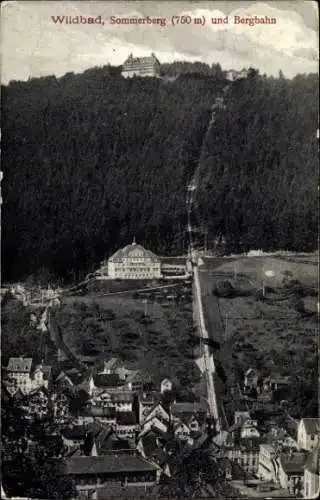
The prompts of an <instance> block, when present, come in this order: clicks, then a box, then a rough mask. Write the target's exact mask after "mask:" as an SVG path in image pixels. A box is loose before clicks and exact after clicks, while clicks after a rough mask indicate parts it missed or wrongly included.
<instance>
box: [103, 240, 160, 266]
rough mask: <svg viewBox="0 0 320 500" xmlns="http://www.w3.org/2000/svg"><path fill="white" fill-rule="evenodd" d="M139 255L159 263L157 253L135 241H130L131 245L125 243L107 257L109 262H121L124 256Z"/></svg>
mask: <svg viewBox="0 0 320 500" xmlns="http://www.w3.org/2000/svg"><path fill="white" fill-rule="evenodd" d="M140 256H141V257H142V258H144V259H150V260H151V261H152V262H159V263H160V259H159V257H157V255H155V254H154V253H152V252H150V250H146V249H145V248H144V247H143V246H142V245H137V244H136V243H131V245H127V246H125V247H124V248H121V249H120V250H118V251H117V252H116V253H114V254H113V255H112V256H111V257H110V258H109V262H122V260H123V259H125V258H131V257H133V258H134V257H140Z"/></svg>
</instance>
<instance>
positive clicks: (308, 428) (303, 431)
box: [297, 418, 320, 451]
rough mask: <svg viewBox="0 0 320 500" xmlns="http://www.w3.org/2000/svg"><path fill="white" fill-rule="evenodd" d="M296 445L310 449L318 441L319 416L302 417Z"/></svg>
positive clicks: (319, 429) (319, 441) (319, 431)
mask: <svg viewBox="0 0 320 500" xmlns="http://www.w3.org/2000/svg"><path fill="white" fill-rule="evenodd" d="M297 434H298V436H297V441H298V446H299V447H300V448H301V449H303V450H309V451H312V450H314V449H315V448H317V447H318V445H319V443H320V418H302V419H301V420H300V423H299V425H298V432H297Z"/></svg>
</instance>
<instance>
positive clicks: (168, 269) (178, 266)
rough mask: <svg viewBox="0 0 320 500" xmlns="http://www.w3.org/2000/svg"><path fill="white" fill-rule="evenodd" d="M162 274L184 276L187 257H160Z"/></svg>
mask: <svg viewBox="0 0 320 500" xmlns="http://www.w3.org/2000/svg"><path fill="white" fill-rule="evenodd" d="M160 259H161V272H162V275H163V276H186V275H187V274H188V272H187V259H186V258H185V257H160Z"/></svg>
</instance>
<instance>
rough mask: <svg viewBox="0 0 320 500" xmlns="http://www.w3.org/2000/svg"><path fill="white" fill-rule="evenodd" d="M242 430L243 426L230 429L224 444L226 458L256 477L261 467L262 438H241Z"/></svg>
mask: <svg viewBox="0 0 320 500" xmlns="http://www.w3.org/2000/svg"><path fill="white" fill-rule="evenodd" d="M241 428H242V426H241V424H236V425H234V426H232V427H231V428H230V429H229V432H228V434H227V437H226V440H225V444H224V447H225V450H226V455H225V456H226V457H227V458H228V459H229V460H230V461H231V462H233V463H234V464H237V465H238V466H240V467H241V469H242V470H243V471H245V472H246V473H248V474H254V475H256V474H257V472H258V466H259V451H260V448H259V446H260V443H261V438H260V437H257V436H255V435H254V436H250V435H249V436H246V437H241Z"/></svg>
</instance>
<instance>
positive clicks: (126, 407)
mask: <svg viewBox="0 0 320 500" xmlns="http://www.w3.org/2000/svg"><path fill="white" fill-rule="evenodd" d="M91 406H92V407H93V406H95V407H100V408H115V409H116V411H117V412H122V411H123V412H132V411H133V409H134V408H133V406H134V394H133V393H132V392H125V391H118V392H111V391H107V390H106V391H102V392H100V393H99V394H97V395H94V396H93V397H92V399H91Z"/></svg>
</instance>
